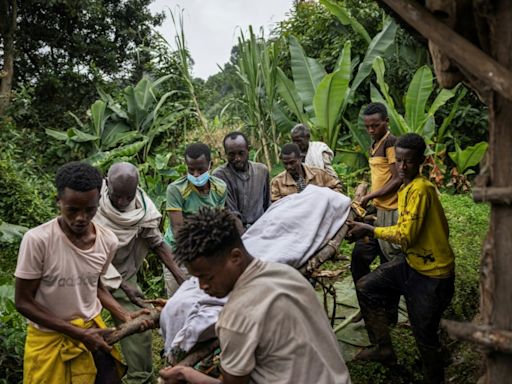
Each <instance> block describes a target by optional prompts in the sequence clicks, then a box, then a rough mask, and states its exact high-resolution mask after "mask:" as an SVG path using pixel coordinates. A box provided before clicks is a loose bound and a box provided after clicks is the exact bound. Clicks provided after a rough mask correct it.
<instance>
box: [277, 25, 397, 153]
mask: <svg viewBox="0 0 512 384" xmlns="http://www.w3.org/2000/svg"><path fill="white" fill-rule="evenodd" d="M396 29H397V26H396V24H395V23H394V22H393V21H392V20H388V21H387V22H386V23H385V25H384V27H383V29H382V31H381V32H379V33H378V34H377V35H376V36H375V37H374V38H373V39H372V40H371V41H370V43H369V45H368V49H367V51H366V54H365V57H364V59H363V61H362V62H361V64H360V65H359V67H358V71H357V73H356V74H355V77H354V80H353V81H352V83H351V84H350V86H349V83H350V80H351V78H352V77H353V76H352V70H353V67H352V62H351V53H350V50H351V42H350V41H347V42H346V43H345V44H344V47H343V50H342V51H341V54H340V57H339V59H338V61H337V64H336V66H335V68H334V71H333V72H332V73H330V74H326V72H325V70H324V68H323V67H322V65H321V64H320V63H319V62H318V61H317V60H315V59H312V58H310V57H307V56H306V55H305V53H304V50H303V49H302V47H301V45H300V44H299V42H298V40H297V39H296V38H294V37H293V36H292V37H291V38H290V56H291V67H292V74H293V83H292V82H290V81H289V80H288V79H287V78H286V77H285V75H284V72H283V71H282V70H281V71H280V72H279V73H280V76H279V78H278V79H279V82H280V84H279V86H278V90H279V93H280V95H281V97H282V98H283V100H284V101H285V102H286V103H287V104H288V108H289V109H290V110H291V111H292V112H293V113H294V114H295V117H296V118H297V119H298V120H299V121H301V122H302V123H305V124H308V125H309V126H310V127H311V129H312V133H313V137H315V138H317V139H321V140H324V141H326V143H327V144H328V145H329V146H330V147H331V148H333V149H336V148H337V147H336V145H337V142H338V137H339V132H340V122H341V119H342V118H343V114H344V112H345V109H346V107H347V105H348V104H349V103H351V102H353V95H354V94H355V92H356V91H357V88H358V87H359V86H360V85H361V83H362V82H363V81H364V80H365V79H366V77H367V76H368V75H369V74H370V71H371V67H372V64H373V62H374V60H375V58H376V57H379V56H378V55H379V54H382V53H384V52H385V51H386V50H387V49H388V48H389V46H390V45H391V44H392V42H393V38H394V36H395V33H396ZM344 121H345V123H346V125H347V126H348V128H349V129H350V130H352V131H353V134H354V136H355V138H356V139H358V140H359V137H358V133H359V132H358V131H357V130H356V129H355V128H354V125H353V124H350V123H348V122H347V121H346V119H345V120H344ZM366 136H367V135H366ZM365 142H366V139H364V140H363V139H361V140H359V144H360V145H361V144H363V143H365ZM363 149H364V150H366V149H367V148H364V147H363Z"/></svg>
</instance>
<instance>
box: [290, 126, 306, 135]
mask: <svg viewBox="0 0 512 384" xmlns="http://www.w3.org/2000/svg"><path fill="white" fill-rule="evenodd" d="M294 133H298V134H299V135H301V136H307V135H309V134H310V132H309V128H308V127H307V126H306V124H302V123H300V124H297V125H296V126H295V127H293V128H292V130H291V134H292V135H293V134H294Z"/></svg>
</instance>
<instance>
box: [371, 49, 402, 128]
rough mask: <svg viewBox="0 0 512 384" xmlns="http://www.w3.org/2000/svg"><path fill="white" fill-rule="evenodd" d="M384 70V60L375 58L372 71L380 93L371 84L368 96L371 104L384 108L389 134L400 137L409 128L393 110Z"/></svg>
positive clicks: (393, 106)
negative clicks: (388, 122) (386, 114)
mask: <svg viewBox="0 0 512 384" xmlns="http://www.w3.org/2000/svg"><path fill="white" fill-rule="evenodd" d="M385 70H386V68H385V66H384V60H382V58H381V57H380V56H378V57H376V58H375V61H374V63H373V71H374V72H375V75H376V76H377V84H378V85H379V88H380V92H379V91H378V90H377V88H375V86H374V85H373V84H371V85H370V96H371V99H372V101H373V102H381V103H383V104H384V105H385V106H386V109H387V111H388V115H389V120H390V129H391V132H392V133H393V134H394V135H396V136H399V135H402V134H404V133H407V132H410V131H411V130H410V128H409V126H408V125H407V123H406V122H405V119H404V118H403V116H402V115H400V113H398V111H397V110H396V108H395V103H394V101H393V99H392V98H391V95H390V94H389V87H388V85H387V83H386V81H385V80H384V72H385Z"/></svg>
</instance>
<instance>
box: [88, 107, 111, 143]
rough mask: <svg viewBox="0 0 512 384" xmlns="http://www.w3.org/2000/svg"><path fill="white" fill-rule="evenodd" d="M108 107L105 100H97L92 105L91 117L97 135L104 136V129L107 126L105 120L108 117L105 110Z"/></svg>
mask: <svg viewBox="0 0 512 384" xmlns="http://www.w3.org/2000/svg"><path fill="white" fill-rule="evenodd" d="M106 108H107V103H105V102H104V101H103V100H96V101H95V102H94V103H93V105H91V119H92V126H93V129H94V133H95V134H96V136H97V137H102V136H103V129H104V128H105V122H106V121H107V119H108V115H107V116H105V110H106Z"/></svg>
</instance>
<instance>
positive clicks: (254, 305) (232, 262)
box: [160, 207, 350, 384]
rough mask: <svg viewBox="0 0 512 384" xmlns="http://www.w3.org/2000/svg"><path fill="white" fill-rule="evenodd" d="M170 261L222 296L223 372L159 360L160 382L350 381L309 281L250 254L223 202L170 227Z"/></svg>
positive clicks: (218, 329)
mask: <svg viewBox="0 0 512 384" xmlns="http://www.w3.org/2000/svg"><path fill="white" fill-rule="evenodd" d="M175 240H176V261H177V262H179V263H183V264H184V265H185V266H186V267H187V269H188V271H189V273H190V274H191V275H193V276H195V277H197V278H198V279H199V286H200V288H201V289H202V290H203V291H204V292H205V293H207V294H208V295H211V296H215V297H218V298H221V297H226V296H227V295H228V294H229V299H228V301H227V303H226V305H225V306H224V308H223V309H222V312H221V314H220V317H219V320H218V321H217V325H216V333H217V336H218V338H219V341H220V346H221V350H222V352H221V355H220V360H221V370H222V378H221V379H214V378H211V377H208V376H206V375H204V374H202V373H200V372H198V371H195V370H194V369H193V368H190V367H173V368H170V367H169V368H165V369H163V370H161V371H160V377H161V378H162V379H164V381H165V382H168V383H174V382H187V383H205V384H208V383H231V384H243V383H249V382H251V383H256V384H259V383H290V384H291V383H319V384H324V383H325V384H327V383H329V384H331V383H340V384H346V383H350V377H349V373H348V370H347V368H346V366H345V363H344V361H343V358H342V356H341V353H340V350H339V346H338V342H337V340H336V337H335V335H334V333H333V332H332V329H331V327H330V325H329V321H328V319H327V317H326V315H325V311H324V310H323V308H322V306H321V305H320V302H319V301H318V299H317V297H316V294H315V292H314V290H313V288H312V287H311V285H310V284H309V283H308V281H307V280H306V279H305V278H304V277H303V276H302V275H301V274H300V273H299V272H298V271H297V270H295V269H293V268H292V267H290V266H287V265H284V264H275V263H266V262H263V261H261V260H258V259H255V258H253V257H252V256H251V255H250V254H249V253H248V252H247V250H246V249H245V247H244V244H243V242H242V240H241V238H240V235H239V233H238V231H237V230H236V221H235V218H234V216H232V215H231V214H230V213H228V212H227V211H225V210H224V209H219V208H216V209H212V208H207V207H204V208H200V210H199V212H198V213H197V214H194V215H190V216H189V217H188V218H186V219H185V220H184V223H183V225H182V227H181V229H180V230H179V231H178V233H177V235H176V238H175Z"/></svg>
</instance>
